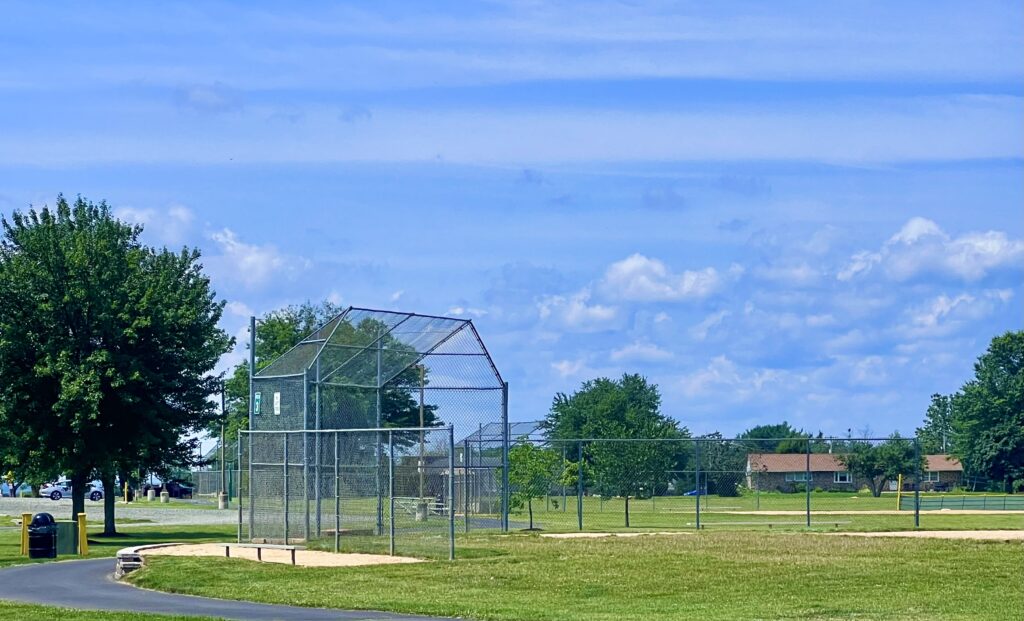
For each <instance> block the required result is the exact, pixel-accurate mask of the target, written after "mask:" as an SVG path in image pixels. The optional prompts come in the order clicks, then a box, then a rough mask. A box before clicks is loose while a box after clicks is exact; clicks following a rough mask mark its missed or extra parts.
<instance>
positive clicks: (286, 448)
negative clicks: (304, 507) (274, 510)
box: [283, 431, 288, 545]
mask: <svg viewBox="0 0 1024 621" xmlns="http://www.w3.org/2000/svg"><path fill="white" fill-rule="evenodd" d="M283 461H284V544H285V545H288V432H287V431H286V432H284V460H283Z"/></svg>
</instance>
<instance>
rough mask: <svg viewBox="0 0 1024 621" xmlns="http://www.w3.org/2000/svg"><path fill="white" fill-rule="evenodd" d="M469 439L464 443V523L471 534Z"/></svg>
mask: <svg viewBox="0 0 1024 621" xmlns="http://www.w3.org/2000/svg"><path fill="white" fill-rule="evenodd" d="M469 472H470V471H469V438H466V439H465V440H463V441H462V521H463V522H464V523H465V529H466V532H467V533H468V532H469Z"/></svg>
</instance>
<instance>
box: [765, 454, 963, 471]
mask: <svg viewBox="0 0 1024 621" xmlns="http://www.w3.org/2000/svg"><path fill="white" fill-rule="evenodd" d="M747 464H748V466H749V468H750V470H753V471H757V470H759V471H761V472H804V471H806V469H807V455H806V454H805V453H750V454H749V455H747ZM925 470H928V471H929V472H963V470H964V467H963V466H962V465H961V464H960V462H959V461H957V459H956V458H955V457H952V456H951V455H925ZM845 471H846V466H844V465H843V463H842V462H840V461H839V459H838V457H837V456H836V455H831V454H828V453H811V472H845Z"/></svg>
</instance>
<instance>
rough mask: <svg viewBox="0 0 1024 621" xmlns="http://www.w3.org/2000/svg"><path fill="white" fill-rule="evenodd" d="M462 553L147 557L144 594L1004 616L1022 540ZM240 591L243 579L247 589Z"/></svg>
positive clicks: (642, 615) (502, 613) (783, 615)
mask: <svg viewBox="0 0 1024 621" xmlns="http://www.w3.org/2000/svg"><path fill="white" fill-rule="evenodd" d="M463 539H464V540H463V541H462V542H461V547H460V549H461V550H462V551H463V552H465V553H466V556H470V557H472V558H468V559H463V560H459V561H456V562H454V563H449V562H444V561H441V562H429V563H423V564H418V565H392V566H379V567H369V568H293V567H290V566H285V565H271V564H262V565H258V564H255V563H251V562H247V561H243V560H235V559H222V558H204V559H189V558H177V557H165V558H154V559H152V560H151V561H150V563H149V566H148V567H147V568H145V569H143V570H142V571H140V572H138V573H136V574H133V575H132V577H131V580H132V581H133V582H134V583H135V584H137V585H139V586H143V587H147V588H154V589H162V590H169V591H175V592H181V593H190V594H195V595H208V596H214V597H241V596H243V595H244V596H245V597H246V598H251V599H255V600H257V601H262V602H268V603H290V604H297V605H305V606H327V607H338V608H356V609H384V610H393V611H401V612H415V613H421V614H434V615H440V616H464V617H467V618H474V619H481V620H484V619H494V620H498V619H501V620H511V619H516V620H518V619H538V620H548V619H550V620H552V621H554V620H570V621H571V620H576V619H579V620H584V619H587V620H591V619H597V620H602V619H606V620H612V619H644V620H645V621H659V620H668V619H702V620H718V619H721V620H726V619H851V618H866V619H905V618H914V619H1001V620H1005V619H1012V618H1021V615H1024V584H1022V582H1021V580H1020V568H1021V567H1022V566H1024V544H1022V543H1002V542H977V541H945V540H906V539H884V538H883V539H863V538H854V537H842V536H826V535H821V534H807V533H776V532H764V531H758V532H736V531H717V532H712V531H707V532H701V533H691V534H682V535H676V536H671V535H667V536H657V535H655V536H649V537H639V538H629V539H598V540H593V539H590V540H551V539H545V538H541V537H539V536H537V535H535V534H513V535H505V536H502V535H479V536H475V537H474V536H470V537H465V538H463ZM239 585H244V589H243V588H240V586H239Z"/></svg>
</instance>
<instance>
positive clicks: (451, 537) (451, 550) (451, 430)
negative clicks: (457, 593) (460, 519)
mask: <svg viewBox="0 0 1024 621" xmlns="http://www.w3.org/2000/svg"><path fill="white" fill-rule="evenodd" d="M392 519H394V518H392ZM448 560H449V561H454V560H455V427H454V426H451V425H449V427H448Z"/></svg>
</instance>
